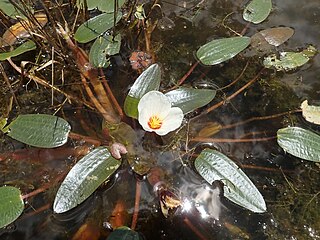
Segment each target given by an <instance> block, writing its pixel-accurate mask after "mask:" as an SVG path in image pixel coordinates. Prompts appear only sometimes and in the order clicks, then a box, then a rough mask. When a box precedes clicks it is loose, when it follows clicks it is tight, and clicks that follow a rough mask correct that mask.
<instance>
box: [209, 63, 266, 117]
mask: <svg viewBox="0 0 320 240" xmlns="http://www.w3.org/2000/svg"><path fill="white" fill-rule="evenodd" d="M263 70H264V68H263V69H261V70H260V71H259V73H258V74H257V75H256V76H255V77H254V78H253V79H251V80H250V81H249V82H248V83H246V84H245V85H243V86H242V87H241V88H240V89H238V90H237V91H236V92H234V93H233V94H231V95H230V96H228V97H227V98H226V99H224V100H222V101H221V102H218V103H217V104H215V105H213V106H211V107H209V108H208V109H207V110H205V111H204V112H203V114H207V113H209V112H211V111H213V110H215V109H217V108H218V107H220V106H222V105H223V104H224V103H225V102H226V101H229V100H231V99H233V98H234V97H236V96H237V95H238V94H240V93H241V92H242V91H243V90H245V89H246V88H248V87H249V86H250V85H252V84H253V83H254V82H255V81H256V80H257V79H258V78H259V77H260V75H261V73H262V71H263Z"/></svg>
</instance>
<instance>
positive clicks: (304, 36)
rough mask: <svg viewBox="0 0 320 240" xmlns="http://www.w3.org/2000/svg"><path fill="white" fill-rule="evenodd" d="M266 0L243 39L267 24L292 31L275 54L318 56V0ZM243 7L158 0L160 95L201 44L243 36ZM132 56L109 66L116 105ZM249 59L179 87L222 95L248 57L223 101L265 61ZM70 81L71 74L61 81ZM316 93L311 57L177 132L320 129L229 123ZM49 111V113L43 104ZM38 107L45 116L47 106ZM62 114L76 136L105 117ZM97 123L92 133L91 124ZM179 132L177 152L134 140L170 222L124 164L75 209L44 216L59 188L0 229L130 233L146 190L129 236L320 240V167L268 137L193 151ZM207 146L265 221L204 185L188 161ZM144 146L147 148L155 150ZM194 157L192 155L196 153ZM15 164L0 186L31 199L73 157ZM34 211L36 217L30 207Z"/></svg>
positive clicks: (229, 134)
mask: <svg viewBox="0 0 320 240" xmlns="http://www.w3.org/2000/svg"><path fill="white" fill-rule="evenodd" d="M272 2H273V11H272V13H271V14H270V16H269V17H268V19H267V20H266V21H265V22H263V23H261V24H258V25H252V24H251V25H250V26H249V27H248V30H247V32H246V35H248V36H252V35H253V34H255V33H256V32H257V31H260V30H263V29H266V28H270V27H277V26H287V27H291V28H293V29H294V30H295V34H294V35H293V37H292V38H291V39H289V41H287V42H286V43H285V44H283V45H281V46H279V47H277V48H276V49H274V51H280V50H287V51H297V50H301V49H304V48H306V47H307V46H308V45H310V44H312V45H313V46H315V47H316V48H317V49H320V38H319V36H320V2H319V1H318V0H307V1H304V2H302V1H298V0H291V1H281V0H273V1H272ZM245 3H246V1H242V0H241V1H240V0H236V1H229V0H216V1H214V0H201V1H200V0H198V1H195V0H192V1H178V0H167V1H160V4H161V10H162V12H161V16H162V18H161V21H159V23H158V28H156V29H155V31H154V32H153V34H152V39H151V42H152V44H153V47H154V49H155V55H156V57H157V62H159V64H161V67H162V71H163V76H164V77H163V78H164V81H163V85H162V87H163V88H167V87H168V86H172V85H173V84H175V83H176V82H177V81H178V79H180V78H181V77H182V76H183V75H184V74H185V73H186V72H187V71H188V69H189V68H190V66H191V65H192V64H193V63H194V62H195V58H194V53H195V50H196V49H197V48H198V47H199V46H201V45H203V44H204V43H205V42H208V41H209V40H211V39H214V38H219V37H228V36H233V34H234V33H233V32H232V31H230V29H229V28H231V29H233V30H234V31H237V32H241V30H242V29H243V28H244V27H245V26H246V24H247V23H246V22H245V21H244V20H243V19H242V10H243V7H244V5H245ZM230 13H232V14H231V15H230V16H229V17H228V18H226V19H225V21H224V24H225V26H223V25H222V24H221V23H222V21H223V19H224V18H225V17H226V16H227V15H228V14H230ZM226 26H227V27H226ZM132 34H133V33H132ZM128 36H129V37H128V38H127V39H129V40H128V41H125V44H124V45H125V46H126V47H124V48H128V49H130V51H133V50H136V47H137V46H136V45H135V42H134V40H132V39H134V37H132V36H131V35H130V33H128ZM131 40H132V41H131ZM128 49H124V53H123V54H120V56H117V57H115V58H114V59H113V66H112V67H111V70H110V71H108V72H107V76H110V79H111V80H110V85H111V87H112V88H113V89H114V90H115V93H116V95H117V97H118V98H119V100H120V102H122V101H123V100H124V98H123V96H124V94H125V93H126V92H127V90H128V89H129V87H130V86H131V84H132V82H133V81H134V79H135V78H136V77H137V76H138V74H137V73H136V72H135V71H133V70H131V69H130V67H129V64H128V58H127V55H128V54H127V51H128ZM250 51H251V50H250V49H249V50H246V51H245V52H244V55H240V56H237V57H236V58H234V59H232V60H230V61H228V62H226V63H223V64H220V65H218V66H213V67H205V66H198V67H197V68H196V69H195V70H194V71H193V73H192V74H191V75H190V76H189V78H188V79H187V80H186V84H188V85H192V86H206V87H210V88H212V87H214V88H221V87H223V86H226V85H228V84H229V83H230V82H232V81H233V80H234V79H235V78H236V77H237V76H238V75H239V74H240V73H241V71H242V70H243V68H244V67H245V66H246V63H247V61H248V65H247V68H246V71H245V73H244V75H243V77H242V79H241V80H240V81H239V82H238V83H237V84H236V85H235V86H232V87H231V88H228V89H223V90H221V91H218V94H217V97H216V99H215V100H214V103H216V102H219V101H221V100H222V99H224V98H225V97H226V96H228V95H230V94H232V93H233V92H235V91H236V90H237V89H239V88H240V87H241V86H243V85H244V84H245V83H246V82H248V81H249V80H251V79H252V78H253V77H254V76H255V75H256V74H257V73H258V72H259V71H260V69H261V68H262V58H261V57H257V56H253V55H254V54H252V52H250ZM72 74H73V73H66V76H70V75H72ZM40 88H41V87H40ZM20 91H22V90H20ZM36 91H37V92H40V96H41V94H43V95H47V93H46V92H44V93H43V92H41V91H44V90H35V91H34V92H35V93H37V92H36ZM319 91H320V57H319V55H316V56H315V57H314V58H313V59H312V60H311V61H310V62H308V63H307V64H306V65H304V66H303V67H301V68H299V69H297V70H294V71H290V72H287V73H285V72H275V71H273V70H267V71H264V72H263V73H262V75H261V79H260V80H259V81H258V82H256V83H255V84H254V85H253V86H251V87H250V88H248V89H246V90H245V91H244V92H243V93H241V94H239V95H238V96H237V97H236V98H234V99H232V100H230V101H226V102H225V103H224V104H223V105H222V106H221V107H219V108H217V109H216V110H214V111H212V112H210V113H209V114H207V115H205V116H200V117H198V118H196V119H192V117H194V116H193V115H191V116H187V119H188V120H190V119H192V120H190V121H188V124H187V127H186V130H184V131H186V133H187V134H190V135H192V134H194V133H195V132H197V131H199V130H200V129H202V128H203V127H204V126H206V125H208V124H210V123H213V122H218V123H219V124H221V125H222V130H221V131H220V132H219V133H217V134H216V135H214V138H218V139H246V138H256V139H263V138H266V137H270V136H276V131H277V130H278V129H279V128H282V127H285V126H288V125H292V124H295V125H298V126H302V127H304V128H307V129H313V130H315V131H317V130H319V128H318V127H317V126H315V125H311V124H310V123H307V122H306V121H305V120H304V119H303V118H302V117H301V114H300V113H297V114H290V115H289V114H287V115H283V116H280V117H277V118H271V119H268V120H259V119H257V120H256V121H251V122H250V123H248V124H239V125H236V126H233V127H232V126H230V124H233V123H237V122H241V121H243V120H246V119H250V118H252V117H261V116H269V115H272V114H277V113H281V112H286V111H289V110H294V109H297V108H299V105H300V103H301V102H302V100H304V99H308V100H309V101H313V102H314V103H318V104H319V97H318V96H319ZM24 94H26V93H24ZM30 94H31V93H30ZM29 98H30V99H31V98H32V97H31V96H25V99H26V100H25V101H26V103H31V102H32V100H28V99H29ZM37 100H38V102H36V103H34V105H36V106H37V107H34V108H32V107H31V106H29V109H32V111H33V112H39V111H40V112H43V111H44V109H45V107H42V105H41V104H42V103H44V102H49V101H50V100H47V99H41V97H39V98H38V99H37ZM20 101H22V99H20ZM214 103H213V104H214ZM213 104H212V105H213ZM26 105H27V104H26ZM44 105H45V106H47V105H48V103H47V104H44ZM39 109H40V110H39ZM45 111H47V112H48V113H50V112H51V110H50V109H47V110H45ZM23 112H24V113H26V112H28V108H27V107H26V108H25V109H23ZM199 112H201V110H199ZM74 113H76V114H77V115H76V114H74ZM63 114H64V116H66V117H67V118H68V120H69V121H70V123H71V124H72V126H73V131H75V132H76V131H77V130H79V132H81V131H83V129H82V128H81V127H80V126H79V125H80V124H79V122H78V119H81V121H86V122H87V125H88V126H90V127H89V128H91V129H93V131H92V132H93V134H96V133H97V132H99V129H100V124H101V123H100V121H101V120H100V118H99V117H97V116H96V115H95V114H91V112H90V111H81V110H79V109H77V108H76V107H74V106H70V105H66V107H65V111H64V112H63ZM80 115H81V117H80V118H78V116H80ZM95 125H96V126H97V128H96V129H97V130H95V129H94V127H93V126H95ZM186 133H182V137H181V139H180V140H181V141H178V140H177V141H176V142H175V146H167V145H166V144H169V143H170V142H171V140H172V139H173V138H175V137H177V136H174V135H169V137H168V138H164V139H163V141H162V146H161V147H159V144H155V143H154V142H157V143H159V142H160V141H159V139H157V138H156V139H154V138H153V137H149V138H148V137H145V138H144V142H143V143H141V144H143V146H144V147H145V148H146V149H149V150H148V151H149V152H150V155H149V156H148V157H150V158H152V161H154V162H155V163H156V165H157V166H158V167H159V169H158V171H159V172H160V175H161V177H159V179H160V180H161V182H163V183H165V184H166V185H167V186H169V187H168V188H169V189H170V191H172V193H170V194H172V195H171V196H174V195H175V194H177V195H179V196H181V198H182V199H183V207H180V208H178V209H177V210H176V211H171V209H169V211H170V213H168V216H167V218H166V217H164V214H163V211H161V204H160V203H159V196H158V195H159V194H157V192H156V191H155V188H156V187H157V186H158V185H157V186H156V185H155V184H157V181H153V180H150V179H149V180H148V179H147V177H141V176H137V175H136V174H134V173H133V172H132V170H130V168H129V167H128V166H127V165H126V164H124V165H123V166H122V167H121V170H120V171H118V172H117V174H116V175H115V176H114V177H113V178H112V180H111V181H110V182H108V183H106V184H105V185H103V186H101V187H100V188H99V189H98V190H97V191H96V192H95V193H94V194H93V195H92V196H91V197H90V198H89V199H88V200H86V201H85V202H84V203H83V204H81V205H80V206H79V207H77V208H76V209H74V210H71V211H69V212H67V213H64V214H53V212H52V210H51V208H52V202H53V199H54V196H55V193H56V191H57V186H55V187H53V188H52V189H51V188H50V190H48V191H46V192H45V193H43V194H39V195H37V196H35V197H34V198H31V199H30V200H28V202H27V204H26V209H25V212H24V214H23V215H22V216H21V217H20V218H19V219H18V220H17V221H15V222H14V223H13V224H11V225H9V226H8V227H6V228H5V229H1V230H0V238H1V239H7V240H9V239H19V240H20V239H21V240H22V239H106V237H107V236H108V234H109V233H110V228H109V224H111V225H112V224H115V221H120V222H121V224H122V225H127V226H130V225H131V221H132V215H133V212H134V205H135V194H136V189H137V188H141V199H140V210H139V215H138V220H137V224H136V227H135V230H136V231H138V232H140V233H141V234H142V235H143V236H144V237H145V238H146V239H154V240H156V239H172V240H178V239H179V240H180V239H212V240H214V239H259V240H260V239H320V230H319V229H320V211H319V201H320V197H319V195H320V194H319V192H320V184H319V182H320V169H319V165H316V164H314V163H310V162H305V161H301V160H300V159H297V158H294V157H292V156H290V155H288V154H285V153H284V152H283V150H282V149H281V148H280V147H279V146H278V145H277V142H276V140H275V139H272V140H268V141H258V140H256V141H251V142H231V141H230V142H223V141H220V142H219V141H218V142H216V143H196V142H192V141H190V142H188V139H186ZM97 135H98V134H97ZM178 137H179V136H178ZM178 137H177V138H178ZM3 138H4V139H3V140H2V141H1V146H2V149H1V152H2V153H6V152H9V151H13V150H14V149H16V148H21V145H19V144H18V143H16V142H13V143H12V142H11V140H10V139H9V138H5V137H3ZM8 143H9V144H8ZM81 144H83V143H81V142H80V143H79V142H70V143H69V146H77V147H79V146H81ZM186 144H188V146H186ZM155 145H156V146H157V147H155ZM205 147H210V148H214V149H218V150H219V151H221V152H223V153H224V154H225V155H227V156H229V157H230V158H231V159H232V160H234V161H235V162H236V163H237V164H238V165H239V167H240V168H241V169H243V170H244V172H245V173H246V174H247V175H248V176H249V177H250V179H252V181H253V182H254V184H255V185H256V186H257V188H258V189H259V191H260V192H261V193H262V195H263V196H264V199H265V201H266V204H267V212H266V213H264V214H256V213H252V212H250V211H249V210H245V209H243V208H241V207H240V206H237V205H235V204H233V203H231V202H230V201H228V200H227V199H225V198H223V197H221V195H222V193H221V190H220V189H221V186H220V185H219V184H218V183H217V184H216V185H215V186H209V185H208V184H206V183H205V181H204V180H203V179H202V178H201V177H200V176H199V175H198V174H197V173H196V172H195V170H194V168H193V164H192V162H193V161H194V156H195V155H197V154H198V153H199V152H200V150H201V149H203V148H205ZM151 148H154V149H152V151H151V150H150V149H151ZM193 149H195V150H194V151H191V150H193ZM188 150H190V151H188ZM41 154H43V155H41ZM70 155H73V154H71V153H70ZM21 156H23V158H24V159H23V160H21V159H19V158H18V157H17V158H16V159H10V158H8V159H5V160H4V159H0V160H1V161H0V172H1V178H0V181H1V185H4V184H8V185H15V186H18V187H20V188H21V189H22V190H23V192H30V191H32V190H33V189H34V188H36V187H38V186H41V185H42V184H45V183H50V181H51V179H55V178H56V176H57V175H59V174H64V171H65V170H66V168H68V169H69V168H70V167H71V165H72V164H73V163H74V161H75V159H76V158H71V157H68V156H69V155H68V152H67V150H66V151H61V156H60V157H58V159H57V154H53V153H52V154H51V153H50V152H45V153H44V152H39V154H38V156H40V157H39V158H40V159H34V155H32V157H30V159H25V158H28V157H26V153H25V152H24V153H22V154H21ZM41 156H43V157H44V158H45V161H44V160H43V159H41ZM39 160H40V161H39ZM157 174H159V173H157ZM160 180H159V181H160ZM159 181H158V182H159ZM39 182H40V183H41V184H39ZM163 194H165V193H163ZM160 197H161V196H160ZM47 204H49V205H47ZM42 207H43V209H41V208H42ZM38 209H40V211H37V210H38ZM162 210H163V209H162ZM115 216H118V217H115ZM119 216H120V217H119ZM84 224H87V226H90V229H91V230H90V231H88V232H91V233H92V234H93V235H91V237H87V238H86V237H82V238H81V237H79V238H77V237H76V236H75V235H74V234H75V232H77V231H78V229H79V228H80V227H81V226H84ZM94 234H95V235H94Z"/></svg>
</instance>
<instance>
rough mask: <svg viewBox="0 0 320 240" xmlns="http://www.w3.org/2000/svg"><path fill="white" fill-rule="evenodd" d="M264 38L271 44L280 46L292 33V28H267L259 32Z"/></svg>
mask: <svg viewBox="0 0 320 240" xmlns="http://www.w3.org/2000/svg"><path fill="white" fill-rule="evenodd" d="M259 33H260V34H261V35H262V36H263V37H264V39H265V40H266V41H267V42H268V43H269V44H271V45H273V46H276V47H278V46H280V45H281V44H283V43H284V42H286V41H287V40H288V39H289V38H291V37H292V35H293V34H294V30H293V29H292V28H289V27H276V28H269V29H265V30H262V31H260V32H259Z"/></svg>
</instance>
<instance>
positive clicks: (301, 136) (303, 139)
mask: <svg viewBox="0 0 320 240" xmlns="http://www.w3.org/2000/svg"><path fill="white" fill-rule="evenodd" d="M277 137H278V144H279V145H280V147H282V148H283V150H284V151H286V152H288V153H290V154H292V155H293V156H296V157H299V158H302V159H305V160H309V161H314V162H320V136H319V135H318V134H316V133H314V132H311V131H309V130H306V129H303V128H300V127H287V128H282V129H279V130H278V132H277Z"/></svg>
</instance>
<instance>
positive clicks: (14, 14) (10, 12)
mask: <svg viewBox="0 0 320 240" xmlns="http://www.w3.org/2000/svg"><path fill="white" fill-rule="evenodd" d="M15 3H16V4H18V6H19V7H20V8H21V9H24V5H22V4H21V3H20V1H15ZM0 10H1V11H2V12H3V13H4V14H6V15H7V16H9V17H11V18H14V19H18V18H24V19H25V18H26V16H25V15H24V14H23V13H22V12H21V11H20V10H19V9H17V8H16V7H15V6H14V5H13V4H12V3H11V2H10V1H9V0H0ZM28 11H30V13H33V12H34V10H33V8H32V7H28ZM28 11H27V12H28Z"/></svg>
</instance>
